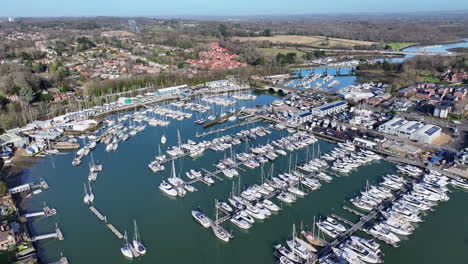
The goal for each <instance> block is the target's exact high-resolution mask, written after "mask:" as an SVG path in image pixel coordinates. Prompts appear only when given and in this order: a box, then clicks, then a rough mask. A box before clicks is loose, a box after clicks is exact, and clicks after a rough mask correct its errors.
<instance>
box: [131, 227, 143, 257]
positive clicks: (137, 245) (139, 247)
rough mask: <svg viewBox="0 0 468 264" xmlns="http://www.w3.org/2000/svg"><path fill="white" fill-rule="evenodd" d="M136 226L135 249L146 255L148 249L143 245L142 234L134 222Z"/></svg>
mask: <svg viewBox="0 0 468 264" xmlns="http://www.w3.org/2000/svg"><path fill="white" fill-rule="evenodd" d="M133 223H134V226H135V234H134V237H133V248H134V249H135V250H136V251H137V252H138V253H139V254H140V255H144V254H145V253H146V248H145V246H144V245H143V244H142V243H141V240H140V233H138V227H137V224H136V221H135V220H133Z"/></svg>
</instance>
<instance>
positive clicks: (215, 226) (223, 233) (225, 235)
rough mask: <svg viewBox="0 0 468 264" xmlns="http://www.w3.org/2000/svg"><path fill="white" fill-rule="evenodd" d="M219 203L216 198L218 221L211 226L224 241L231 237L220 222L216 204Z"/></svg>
mask: <svg viewBox="0 0 468 264" xmlns="http://www.w3.org/2000/svg"><path fill="white" fill-rule="evenodd" d="M217 203H218V201H217V200H215V208H216V221H215V222H214V223H213V224H212V225H211V228H212V229H213V233H214V234H215V236H216V237H217V238H219V239H220V240H222V241H224V242H229V238H230V236H229V234H228V233H227V232H226V231H225V230H224V229H223V228H222V227H220V226H219V224H218V206H216V204H217Z"/></svg>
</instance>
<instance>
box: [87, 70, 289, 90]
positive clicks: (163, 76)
mask: <svg viewBox="0 0 468 264" xmlns="http://www.w3.org/2000/svg"><path fill="white" fill-rule="evenodd" d="M284 71H287V67H284V66H281V65H275V66H273V65H259V66H248V67H242V68H237V69H232V70H226V71H221V70H219V71H209V72H199V73H197V74H194V75H188V74H186V73H181V72H162V73H160V74H157V75H141V76H135V77H129V78H118V79H112V80H111V79H109V80H102V81H91V82H89V83H87V84H86V85H85V86H84V87H83V95H84V96H85V97H92V96H95V97H100V96H103V95H109V94H115V93H120V92H127V91H132V90H135V89H138V88H142V87H145V86H148V85H152V86H153V87H154V88H156V89H157V88H165V87H171V86H177V85H182V84H187V85H189V86H193V85H198V84H202V83H205V82H208V81H214V80H220V79H224V78H226V76H227V75H233V76H236V77H237V78H239V79H240V80H242V81H248V80H249V78H250V76H252V75H273V74H278V73H284Z"/></svg>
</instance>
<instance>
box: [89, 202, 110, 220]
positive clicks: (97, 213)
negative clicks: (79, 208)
mask: <svg viewBox="0 0 468 264" xmlns="http://www.w3.org/2000/svg"><path fill="white" fill-rule="evenodd" d="M89 210H91V212H93V213H94V214H95V215H96V216H97V217H98V218H99V220H101V221H104V222H106V217H105V216H103V215H102V214H101V213H100V212H99V211H98V210H97V209H96V208H94V206H90V207H89Z"/></svg>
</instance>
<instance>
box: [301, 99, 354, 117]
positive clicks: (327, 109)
mask: <svg viewBox="0 0 468 264" xmlns="http://www.w3.org/2000/svg"><path fill="white" fill-rule="evenodd" d="M346 107H348V104H347V103H346V102H343V101H335V102H332V103H328V104H324V105H321V106H318V107H315V108H312V110H311V111H310V112H311V113H312V115H314V116H320V117H323V116H326V115H331V114H337V113H341V112H343V111H344V110H345V109H346Z"/></svg>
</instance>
